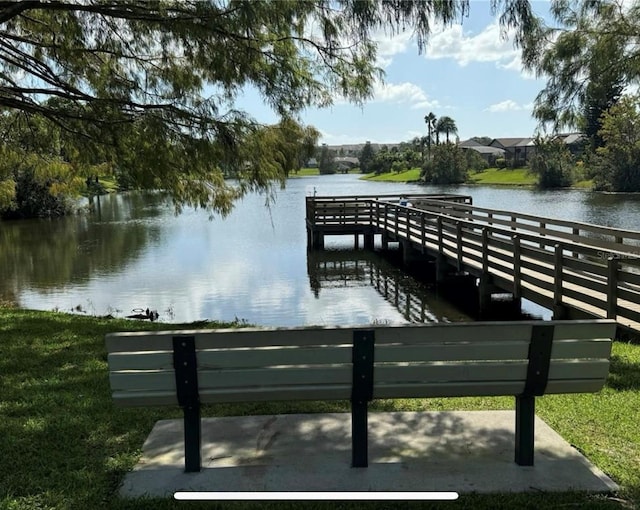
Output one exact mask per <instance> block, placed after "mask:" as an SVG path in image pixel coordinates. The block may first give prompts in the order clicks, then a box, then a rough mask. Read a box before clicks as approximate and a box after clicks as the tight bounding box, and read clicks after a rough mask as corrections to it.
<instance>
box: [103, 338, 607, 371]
mask: <svg viewBox="0 0 640 510" xmlns="http://www.w3.org/2000/svg"><path fill="white" fill-rule="evenodd" d="M528 349H529V343H528V342H522V341H518V342H511V341H504V342H482V343H479V344H475V343H471V344H470V343H468V342H466V341H465V342H462V343H460V344H447V343H445V344H441V345H409V346H407V345H382V346H379V347H378V348H377V349H376V353H375V357H376V360H377V361H379V362H385V361H388V362H391V361H396V362H399V361H422V360H433V361H464V360H522V359H526V358H527V353H528ZM610 351H611V341H610V340H609V339H593V340H562V341H558V342H554V345H553V349H552V352H551V357H552V358H553V359H557V358H577V357H580V358H599V359H603V358H608V357H609V355H610ZM108 362H109V369H110V370H111V371H112V372H118V371H121V370H171V369H172V368H173V354H172V353H171V352H167V351H165V352H155V351H142V352H131V353H122V352H120V353H111V354H109V355H108ZM350 362H351V347H350V346H340V347H300V348H267V349H264V348H256V349H250V350H249V349H232V350H205V351H199V352H198V366H199V367H200V368H201V369H203V368H227V367H228V368H257V367H268V366H274V365H323V364H337V363H350Z"/></svg>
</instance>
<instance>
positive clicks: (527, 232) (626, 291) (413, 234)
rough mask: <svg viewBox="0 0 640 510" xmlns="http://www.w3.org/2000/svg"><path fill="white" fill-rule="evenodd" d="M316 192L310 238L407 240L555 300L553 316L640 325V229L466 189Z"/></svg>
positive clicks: (446, 260)
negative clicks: (478, 196)
mask: <svg viewBox="0 0 640 510" xmlns="http://www.w3.org/2000/svg"><path fill="white" fill-rule="evenodd" d="M400 198H401V197H399V196H397V195H385V196H333V197H307V204H306V211H307V218H306V221H307V232H308V240H309V245H310V246H311V247H313V248H322V247H323V245H324V236H326V235H345V234H349V235H354V236H355V239H356V246H357V245H358V240H359V237H360V235H363V236H364V245H365V247H366V248H373V245H374V236H375V235H378V234H379V235H381V236H382V243H383V245H386V243H387V242H389V241H392V242H393V241H395V242H400V243H401V244H402V246H403V249H404V250H405V251H406V252H407V253H408V254H412V253H413V254H414V255H415V254H420V255H422V256H424V257H429V258H432V259H434V260H435V261H436V265H437V270H436V271H437V274H438V277H440V278H443V277H445V276H446V275H447V274H452V273H457V274H470V275H473V276H476V277H477V278H478V279H479V282H480V286H485V288H488V289H496V290H495V291H496V292H499V291H500V290H502V291H504V292H508V293H511V294H512V295H513V297H514V298H516V299H521V298H524V299H528V300H530V301H532V302H534V303H538V304H539V305H541V306H544V307H545V308H548V309H550V310H553V313H554V318H557V319H562V318H583V317H596V318H610V319H615V320H616V321H617V322H618V324H619V325H620V326H622V327H624V328H627V329H629V330H631V331H633V332H635V333H638V332H640V232H638V231H628V230H621V229H615V228H607V227H603V226H598V225H592V224H588V223H580V222H573V221H564V220H560V219H553V218H545V217H539V216H533V215H529V214H522V213H516V212H511V211H502V210H496V209H487V208H481V207H475V206H473V205H472V203H471V198H470V197H467V196H462V195H410V196H408V197H407V198H408V200H409V201H410V202H411V204H412V206H411V207H407V206H402V205H400Z"/></svg>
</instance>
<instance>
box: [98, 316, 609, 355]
mask: <svg viewBox="0 0 640 510" xmlns="http://www.w3.org/2000/svg"><path fill="white" fill-rule="evenodd" d="M536 323H537V322H536V321H523V322H516V323H514V322H511V323H505V322H482V323H448V324H441V323H437V324H434V323H431V324H411V325H399V326H385V327H372V328H366V327H364V328H362V329H372V330H374V331H375V334H376V344H378V345H383V344H386V343H403V344H429V343H441V342H448V341H459V340H466V341H469V342H474V343H476V342H484V341H490V342H494V341H497V340H515V341H518V340H523V341H525V340H529V338H530V337H531V327H532V325H534V324H536ZM545 324H553V325H554V326H555V334H554V338H555V339H558V340H559V339H575V338H612V337H613V336H614V335H615V327H616V325H615V322H613V323H612V322H611V321H607V320H585V321H570V322H562V321H549V322H545ZM174 335H187V336H194V337H195V339H196V350H203V349H220V348H240V347H263V346H265V345H269V346H293V347H305V346H313V345H333V346H335V345H351V343H352V341H353V328H317V327H313V328H290V329H257V328H247V329H218V330H182V331H160V332H127V333H111V334H108V335H107V336H106V345H107V351H108V352H109V353H112V352H129V351H171V350H172V338H173V336H174Z"/></svg>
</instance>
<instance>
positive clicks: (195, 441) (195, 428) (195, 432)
mask: <svg viewBox="0 0 640 510" xmlns="http://www.w3.org/2000/svg"><path fill="white" fill-rule="evenodd" d="M183 411H184V470H185V472H186V473H194V472H198V471H200V467H201V466H200V464H201V462H200V443H201V440H200V438H201V430H200V406H199V405H192V406H185V407H184V408H183Z"/></svg>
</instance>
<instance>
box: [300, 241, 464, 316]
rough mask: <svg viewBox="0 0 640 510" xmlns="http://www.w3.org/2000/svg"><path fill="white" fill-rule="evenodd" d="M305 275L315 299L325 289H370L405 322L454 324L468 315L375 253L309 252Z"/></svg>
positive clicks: (352, 251)
mask: <svg viewBox="0 0 640 510" xmlns="http://www.w3.org/2000/svg"><path fill="white" fill-rule="evenodd" d="M307 272H308V274H309V285H310V287H311V290H312V291H313V294H314V296H315V297H316V298H319V297H320V294H321V292H323V291H327V290H328V289H331V290H335V289H354V288H357V287H371V288H374V289H375V290H376V291H377V292H378V294H380V296H381V297H382V298H384V300H385V301H386V302H387V303H389V304H390V305H391V306H393V307H394V308H395V309H396V310H397V311H398V313H399V314H400V315H401V316H402V317H403V319H404V320H405V321H406V322H413V323H423V322H455V321H462V320H465V319H469V316H467V315H465V314H464V313H463V312H461V311H460V310H458V309H456V308H455V307H454V306H453V305H452V304H450V303H449V302H447V301H445V300H443V299H441V298H440V297H439V296H438V295H437V294H436V293H435V292H434V291H433V290H432V288H430V287H429V286H427V285H425V284H423V283H421V282H419V281H417V280H416V279H414V278H412V277H411V276H408V275H407V274H406V273H405V272H404V271H403V270H402V269H400V268H398V267H396V266H394V265H392V264H391V263H390V262H388V261H387V260H385V259H384V258H382V257H381V256H380V255H378V254H376V253H371V252H368V251H364V250H344V251H335V250H329V251H309V252H308V254H307ZM376 322H380V321H379V320H377V321H376Z"/></svg>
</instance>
